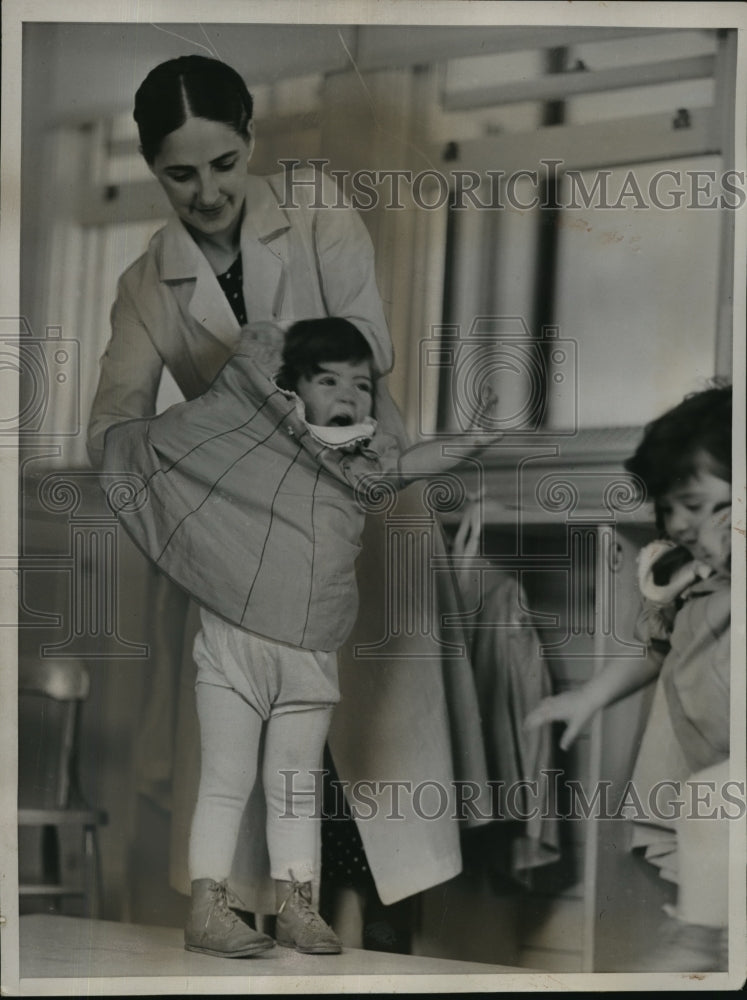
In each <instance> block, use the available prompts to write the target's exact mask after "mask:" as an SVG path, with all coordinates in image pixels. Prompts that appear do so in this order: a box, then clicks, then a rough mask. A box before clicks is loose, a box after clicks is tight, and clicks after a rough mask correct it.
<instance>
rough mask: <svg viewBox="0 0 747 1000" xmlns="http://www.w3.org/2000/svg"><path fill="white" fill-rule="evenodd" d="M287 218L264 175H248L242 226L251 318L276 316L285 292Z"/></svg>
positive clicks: (288, 228) (265, 318)
mask: <svg viewBox="0 0 747 1000" xmlns="http://www.w3.org/2000/svg"><path fill="white" fill-rule="evenodd" d="M289 230H290V222H289V221H288V217H287V215H286V214H285V212H284V211H283V210H282V209H281V208H280V206H279V204H278V201H277V198H276V197H275V194H274V192H273V190H272V188H271V187H270V185H269V184H268V183H267V180H266V179H265V178H264V177H256V176H254V175H251V174H250V175H249V177H248V178H247V189H246V211H245V213H244V222H243V224H242V227H241V257H242V261H243V268H244V302H245V304H246V314H247V317H248V319H249V321H250V322H252V321H255V320H271V319H278V318H279V317H280V315H281V312H282V307H283V298H284V295H285V284H286V282H285V275H286V273H287V264H288V253H289V250H288V231H289Z"/></svg>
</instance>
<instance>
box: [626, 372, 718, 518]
mask: <svg viewBox="0 0 747 1000" xmlns="http://www.w3.org/2000/svg"><path fill="white" fill-rule="evenodd" d="M731 397H732V392H731V386H721V387H718V388H712V389H705V390H704V391H703V392H697V393H693V394H692V395H690V396H686V397H685V399H683V401H682V402H681V403H679V404H678V405H677V406H675V407H674V408H673V409H671V410H668V411H667V412H666V413H665V414H663V415H662V416H661V417H658V418H657V419H656V420H653V421H652V422H651V423H650V424H648V425H647V426H646V429H645V431H644V434H643V440H642V441H641V443H640V444H639V445H638V448H637V449H636V452H635V454H634V455H633V456H632V457H631V458H629V459H628V461H627V462H626V463H625V468H626V469H627V470H628V472H632V473H633V475H635V476H638V477H639V479H641V480H642V481H643V483H644V485H645V487H646V491H647V493H648V496H649V498H650V499H653V500H657V499H658V498H659V497H662V496H663V495H664V494H665V493H669V492H670V491H671V490H673V489H675V488H676V487H678V486H682V485H684V483H686V482H687V480H688V479H691V478H692V477H693V476H694V475H695V474H696V473H697V472H698V471H703V468H704V467H705V469H706V471H708V472H710V473H711V474H712V475H714V476H717V477H718V478H719V479H723V480H724V481H725V482H728V483H730V482H731Z"/></svg>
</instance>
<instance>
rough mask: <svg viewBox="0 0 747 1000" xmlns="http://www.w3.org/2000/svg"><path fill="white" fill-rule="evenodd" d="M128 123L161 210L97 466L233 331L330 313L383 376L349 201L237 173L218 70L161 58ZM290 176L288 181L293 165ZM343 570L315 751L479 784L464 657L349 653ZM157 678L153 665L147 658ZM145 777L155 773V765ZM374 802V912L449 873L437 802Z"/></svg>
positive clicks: (455, 844) (260, 895)
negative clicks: (328, 719) (329, 720)
mask: <svg viewBox="0 0 747 1000" xmlns="http://www.w3.org/2000/svg"><path fill="white" fill-rule="evenodd" d="M135 119H136V122H137V125H138V130H139V134H140V141H141V151H142V154H143V156H144V157H145V160H146V162H147V163H148V165H149V167H150V169H151V171H152V173H153V174H154V175H155V177H156V178H157V180H158V182H159V183H160V185H161V187H162V188H163V189H164V191H165V193H166V195H167V196H168V198H169V201H170V203H171V205H172V207H173V209H174V211H175V217H174V218H172V219H171V221H169V222H168V224H167V225H166V226H165V227H164V228H163V229H162V230H160V231H159V232H158V233H157V234H156V235H155V236H154V237H153V239H152V241H151V243H150V245H149V247H148V249H147V250H146V252H145V253H144V254H143V255H142V256H141V257H140V258H139V259H138V260H137V261H135V263H134V264H133V265H132V266H131V267H130V268H129V269H128V270H127V271H126V272H125V273H124V274H123V275H122V277H121V279H120V283H119V289H118V295H117V300H116V302H115V304H114V307H113V309H112V337H111V340H110V341H109V344H108V346H107V348H106V351H105V353H104V356H103V358H102V360H101V373H100V380H99V385H98V390H97V393H96V397H95V400H94V403H93V407H92V411H91V417H90V422H89V451H90V455H91V459H92V462H93V463H94V464H95V465H98V464H99V463H100V460H101V455H102V452H103V444H104V437H105V434H106V431H107V429H108V428H109V427H111V426H112V425H114V424H116V423H118V422H120V421H122V420H127V419H131V418H137V417H144V416H149V415H151V414H153V413H154V412H155V404H156V395H157V391H158V386H159V382H160V378H161V374H162V370H163V368H164V366H165V367H166V368H168V370H169V371H170V372H171V374H172V375H173V377H174V379H175V381H176V383H177V385H178V386H179V388H180V389H181V391H182V393H183V394H184V396H185V397H186V398H187V399H191V398H194V397H195V396H197V395H199V394H200V393H202V392H204V391H205V390H206V389H207V388H208V386H209V385H210V384H211V382H212V381H213V379H214V378H215V376H216V375H217V373H218V372H219V371H220V369H221V368H222V366H223V365H224V363H225V362H226V360H227V359H228V358H229V357H230V355H231V353H232V351H233V349H234V348H235V347H236V345H237V343H238V339H239V331H240V329H241V327H242V326H243V325H244V324H246V323H251V322H255V321H258V320H275V321H277V322H279V323H281V324H290V323H291V322H293V321H295V320H296V319H301V318H312V317H319V316H325V315H335V316H341V317H344V318H346V319H348V320H350V321H351V322H353V323H354V324H355V325H356V326H357V327H358V328H359V329H360V330H361V332H362V333H363V334H364V336H365V337H366V338H367V340H368V341H369V343H370V345H371V348H372V350H373V355H374V362H375V365H376V367H377V369H378V370H379V371H380V372H382V373H383V372H386V371H388V370H389V369H390V368H391V365H392V347H391V340H390V337H389V332H388V329H387V325H386V320H385V317H384V313H383V309H382V305H381V301H380V298H379V294H378V291H377V288H376V281H375V276H374V261H373V248H372V244H371V241H370V238H369V236H368V233H367V231H366V229H365V227H364V225H363V223H362V221H361V219H360V218H359V216H358V215H357V213H355V212H354V211H353V210H352V209H350V208H348V207H334V208H332V207H322V208H319V207H315V202H314V197H315V190H314V188H313V187H311V186H303V185H299V184H298V183H296V184H295V186H294V188H293V196H292V198H290V199H289V198H287V197H286V195H287V192H286V185H285V177H284V175H278V176H275V177H268V178H261V177H256V176H252V175H250V174H248V173H247V162H248V160H249V159H250V157H251V153H252V149H253V145H254V136H253V122H252V98H251V96H250V94H249V92H248V91H247V88H246V85H245V84H244V82H243V80H242V79H241V77H240V76H239V75H238V74H237V73H236V72H235V71H234V70H232V69H231V68H230V67H228V66H226V65H225V64H223V63H221V62H219V61H218V60H214V59H207V58H205V57H202V56H184V57H181V58H179V59H174V60H170V61H169V62H166V63H162V64H161V65H159V66H157V67H156V68H155V69H154V70H153V71H152V72H151V73H150V74H149V75H148V77H147V78H146V79H145V81H144V82H143V84H142V86H141V87H140V89H139V90H138V93H137V95H136V99H135ZM295 179H296V181H298V180H299V179H303V178H302V177H301V175H300V174H299V173H298V172H297V173H296V175H295ZM323 184H324V191H323V195H324V196H323V198H322V199H321V200H322V202H323V203H324V204H325V205H328V206H332V205H339V194H338V191H337V188H336V187H335V185H334V184H333V182H332V181H331V180H329V178H326V177H325V178H324V179H323ZM378 385H379V386H380V389H379V390H378V396H377V399H376V412H377V417H378V419H379V422H380V423H381V424H382V425H383V426H385V427H386V428H387V429H388V430H389V431H390V432H391V433H394V434H395V435H396V436H398V437H402V438H403V437H404V430H403V427H402V422H401V419H400V417H399V414H398V412H397V410H396V407H395V406H394V404H393V403H392V401H391V399H390V397H389V395H388V392H387V390H386V386H385V382H384V380H383V379H379V380H378ZM370 520H371V521H372V522H375V521H376V519H370ZM381 532H382V528H381V526H379V527H378V528H377V527H376V524H375V523H372V525H371V531H370V533H369V541H368V548H366V545H367V543H366V539H365V538H364V553H365V555H364V557H363V560H362V561H364V560H365V559H367V558H368V557H369V556H372V557H373V559H374V561H376V560H377V559H378V560H380V559H381V556H382V552H381V549H382V548H383V535H382V533H381ZM374 549H375V550H376V551H374ZM358 575H359V578H361V583H362V584H363V587H362V593H361V598H362V600H361V607H362V609H363V612H362V615H361V617H360V619H359V623H358V627H357V629H356V633H355V635H354V637H353V640H351V642H350V643H349V644H348V647H347V649H346V650H343V652H342V654H341V658H340V666H341V677H340V681H341V691H342V696H343V701H342V702H341V704H340V705H339V706H338V709H337V712H336V717H335V721H334V723H333V729H332V732H331V734H330V741H329V743H330V747H331V750H332V755H333V758H334V762H335V766H336V768H337V772H338V774H339V776H340V777H341V778H342V779H345V780H348V781H351V782H354V781H357V780H362V779H365V780H367V781H373V782H377V781H378V782H386V781H389V782H391V781H394V780H401V779H408V780H410V781H412V782H413V784H415V785H416V784H418V783H419V782H422V781H424V780H428V781H435V782H438V783H441V784H443V785H444V787H446V788H447V790H448V789H449V788H450V786H451V783H452V781H453V778H454V777H455V776H456V777H465V776H469V777H472V778H475V777H476V778H477V779H480V778H483V777H484V773H485V772H484V758H483V755H482V747H481V745H480V744H479V743H478V742H477V741H476V739H475V740H473V736H475V737H476V734H477V731H478V728H479V727H478V724H477V711H476V701H475V696H474V690H473V688H472V686H471V675H470V673H469V668H468V664H467V662H466V661H465V660H462V659H460V658H459V657H456V658H455V659H453V660H452V662H451V664H450V667H449V669H448V674H447V675H444V665H443V663H442V661H441V658H440V657H439V656H437V655H435V656H434V654H433V643H432V641H431V640H430V639H428V640H427V641H424V642H422V643H421V642H420V640H418V639H417V638H415V639H412V638H409V639H408V638H407V637H401V638H400V640H399V647H398V652H397V651H395V655H396V656H397V657H398V658H397V659H395V660H392V659H391V654H392V649H391V648H390V647H388V648H387V652H386V654H384V656H383V658H380V659H378V660H377V659H371V658H368V659H365V660H359V661H356V659H355V656H354V655H353V647H354V644H356V643H361V642H364V643H365V642H368V643H369V644H373V643H375V642H376V641H377V640H379V639H381V637H382V634H383V633H382V631H381V629H382V628H384V627H385V625H386V623H385V621H384V619H383V613H379V609H380V608H383V606H384V596H385V594H384V591H383V587H384V576H383V572H381V573H380V574H379V575H378V576H376V575H375V574H373V573H372V572H371V569H370V566H368V568H366V570H365V572H363V573H362V572H361V571H360V565H359V573H358ZM154 587H155V593H154V594H153V600H152V602H151V603H152V605H153V606H154V607H158V609H159V610H158V617H159V619H160V621H161V622H163V623H167V622H168V623H169V625H168V626H167V628H168V631H167V632H166V633H164V632H163V631H162V632H161V635H160V637H158V636H154V642H153V644H152V648H153V650H154V652H155V654H156V656H158V655H161V656H162V657H163V660H164V662H170V663H172V664H173V663H174V662H175V661H176V660H177V659H178V654H175V653H174V650H178V648H179V646H180V643H181V641H183V632H184V627H183V623H184V616H185V610H186V601H185V598H184V597H183V596H182V595H181V594H180V593H178V592H176V591H175V589H174V588H173V587H172V586H171V585H170V584H169V583H168V581H165V580H164V579H163V578H159V580H158V582H156V583H155V584H154ZM169 647H171V648H169ZM159 651H160V654H159ZM400 656H404V659H401V658H399V657H400ZM155 669H156V671H157V672H158V664H156V665H155ZM161 673H164V671H163V670H161ZM166 673H168V671H166ZM159 687H160V690H154V692H153V694H154V698H153V701H152V704H153V705H160V711H161V713H162V714H161V718H160V720H157V719H153V717H152V716H151V724H150V726H148V725H147V724H146V727H145V728H146V730H147V731H148V732H150V734H151V735H153V734H160V736H161V737H162V736H163V721H164V717H166V716H168V714H169V712H170V711H173V708H172V706H170V705H169V699H170V697H171V694H170V692H171V691H172V690H173V687H172V686H170V685H169V684H168V682H167V679H162V680H161V681H159ZM191 688H192V684H191V681H188V683H187V685H186V686H185V685H182V702H183V704H182V705H181V706H180V708H179V713H180V719H179V725H178V728H179V730H180V735H179V736H178V737H177V743H176V765H175V767H174V769H173V779H174V780H173V793H172V802H173V806H174V813H173V817H172V824H173V826H172V864H171V878H172V882H173V884H174V885H175V887H176V888H178V889H180V890H181V891H183V892H185V893H186V892H188V891H189V879H188V876H187V872H186V865H185V864H184V861H185V860H186V840H187V830H188V826H189V821H190V818H191V809H192V805H193V802H194V797H195V794H196V784H197V779H198V775H199V749H198V748H199V740H198V738H197V735H196V731H195V729H196V719H195V714H194V708H193V706H192V705H191V703H190V699H191V697H192V696H193V695H192V690H191ZM185 695H186V696H185ZM447 700H448V701H450V702H454V703H457V704H460V705H462V706H466V711H467V714H468V715H470V716H472V717H471V718H469V719H467V720H465V721H466V723H467V725H466V726H465V725H462V724H457V725H452V724H451V723H450V719H449V712H448V710H447ZM473 712H474V714H473ZM414 719H416V720H417V725H413V721H414ZM452 722H453V720H452ZM450 731H451V735H450ZM454 733H457V734H460V735H461V736H462V737H464V738H465V739H466V742H465V743H464V745H462V746H460V747H457V746H456V745H455V743H454V741H453V738H452V737H453V734H454ZM148 753H149V751H148V747H147V739H145V737H144V742H143V745H141V746H140V748H139V756H140V759H141V761H142V762H143V763H144V764H145V765H147V763H148ZM455 758H456V766H457V771H456V772H455V770H454V763H455ZM157 777H159V778H162V779H165V780H168V778H169V775H168V773H167V769H164V770H163V771H162V772H161V773H159V774H157ZM381 794H382V798H381V802H380V803H379V808H378V809H377V810H375V813H376V815H375V817H374V818H373V819H371V820H370V821H368V822H366V823H360V824H359V828H360V833H361V836H362V839H363V843H364V845H365V849H366V856H367V860H368V864H369V866H370V869H371V873H372V875H373V878H374V881H375V884H376V888H377V891H378V894H379V897H380V898H381V900H382V902H384V903H393V902H395V901H397V900H399V899H402V898H404V897H406V896H409V895H412V894H414V893H416V892H419V891H422V890H423V889H425V888H427V887H429V886H432V885H435V884H438V883H440V882H443V881H445V880H447V879H449V878H451V877H453V876H454V875H456V874H457V873H458V872H459V870H460V868H461V857H460V850H459V836H458V824H457V823H456V822H454V819H453V815H452V813H451V810H450V809H447V810H444V811H443V815H442V816H440V817H439V818H437V819H426V818H424V817H423V816H418V815H417V811H413V809H412V806H411V804H408V803H407V802H404V803H403V806H402V807H401V809H402V810H403V811H404V814H405V816H406V819H405V820H404V821H401V820H398V821H396V822H392V821H391V820H389V821H387V819H386V816H387V815H389V814H391V808H390V805H391V802H390V797H391V788H385V789H383V791H382V793H381ZM258 799H259V797H257V799H255V797H253V798H252V801H250V804H249V807H248V809H247V816H246V817H245V828H246V833H247V835H246V837H245V838H244V840H243V844H244V845H245V849H244V850H242V849H240V850H237V855H236V858H235V861H234V874H233V877H232V888H234V890H235V891H236V892H237V893H238V895H239V896H240V897H241V899H242V900H243V901H244V902H245V903H246V905H247V906H248V907H249V908H251V909H252V910H255V911H257V912H272V910H273V908H274V896H272V894H271V891H270V888H271V883H270V881H269V878H268V877H267V859H266V857H264V856H258V855H257V852H256V851H253V850H252V845H253V844H262V843H263V842H264V838H263V837H253V836H252V835H251V831H252V829H257V827H256V825H255V824H257V823H260V822H262V817H261V815H259V814H258V812H257V809H256V802H257V801H258ZM175 847H176V848H177V849H176V850H175V849H174V848H175Z"/></svg>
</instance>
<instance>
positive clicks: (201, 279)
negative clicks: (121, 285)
mask: <svg viewBox="0 0 747 1000" xmlns="http://www.w3.org/2000/svg"><path fill="white" fill-rule="evenodd" d="M159 272H160V275H161V279H162V280H163V281H165V282H168V283H169V284H172V285H173V286H174V288H175V291H176V290H177V288H179V287H181V289H182V294H179V293H178V292H177V295H178V297H179V298H181V299H182V301H185V299H186V304H187V308H188V310H189V313H190V315H191V316H192V317H193V318H194V319H195V320H196V321H197V322H198V323H199V324H200V326H203V327H205V329H206V330H209V332H210V333H212V334H213V336H214V337H217V338H218V340H220V341H221V343H223V344H225V345H226V347H228V348H230V349H233V347H234V346H235V344H236V339H237V333H238V329H239V324H238V322H237V320H236V317H235V316H234V314H233V310H232V309H231V306H230V305H229V303H228V300H227V299H226V296H225V295H224V294H223V290H222V288H221V287H220V285H219V284H218V279H217V278H216V277H215V275H214V274H213V271H212V268H211V267H210V265H209V264H208V262H207V260H206V258H205V256H204V254H203V253H202V252H201V251H200V248H199V247H198V246H197V244H196V243H195V242H194V240H193V239H192V237H191V236H190V235H189V233H188V232H187V230H186V229H185V228H184V226H183V224H182V223H181V222H180V221H179V219H177V218H172V219H170V220H169V222H168V223H167V225H166V226H165V228H164V230H163V242H162V244H161V261H160V266H159ZM182 295H183V296H184V298H182Z"/></svg>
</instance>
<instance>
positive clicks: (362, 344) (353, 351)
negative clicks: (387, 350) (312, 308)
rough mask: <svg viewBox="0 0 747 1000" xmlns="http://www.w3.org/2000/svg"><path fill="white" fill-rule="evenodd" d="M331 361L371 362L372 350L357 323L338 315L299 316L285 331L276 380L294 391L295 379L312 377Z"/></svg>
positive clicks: (283, 387) (284, 387) (281, 386)
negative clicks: (306, 317) (316, 317)
mask: <svg viewBox="0 0 747 1000" xmlns="http://www.w3.org/2000/svg"><path fill="white" fill-rule="evenodd" d="M330 361H333V362H334V361H347V362H349V363H351V364H358V363H359V362H361V361H369V362H373V351H372V350H371V346H370V345H369V343H368V341H367V340H366V338H365V337H364V336H363V334H362V333H361V332H360V330H359V329H358V327H357V326H355V325H354V324H353V323H351V322H350V321H349V320H346V319H342V318H340V317H339V316H325V317H324V318H322V319H302V320H299V321H298V323H294V324H293V326H291V327H290V328H289V330H288V332H287V333H286V335H285V346H284V348H283V357H282V367H281V369H280V371H279V373H278V375H277V378H276V380H275V381H276V382H277V384H278V385H279V386H280V388H281V389H286V390H289V391H295V389H296V386H297V385H298V380H299V379H300V378H301V377H302V376H303V377H304V378H311V377H312V375H316V374H317V372H319V371H320V370H321V368H322V367H323V366H324V365H325V364H326V363H327V362H330Z"/></svg>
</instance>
